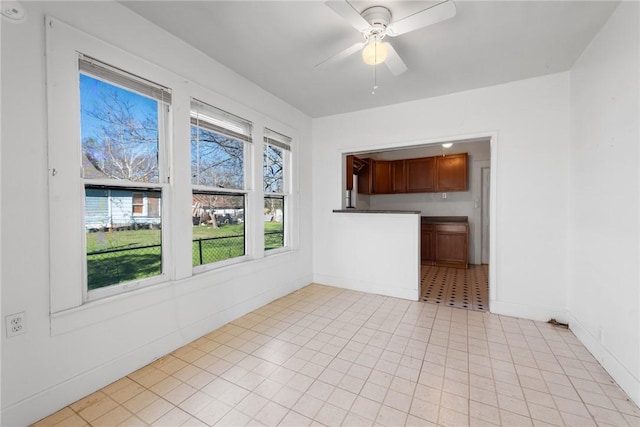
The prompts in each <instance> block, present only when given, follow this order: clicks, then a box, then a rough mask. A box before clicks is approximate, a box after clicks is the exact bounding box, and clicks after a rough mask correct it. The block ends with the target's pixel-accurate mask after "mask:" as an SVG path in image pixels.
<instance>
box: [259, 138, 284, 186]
mask: <svg viewBox="0 0 640 427" xmlns="http://www.w3.org/2000/svg"><path fill="white" fill-rule="evenodd" d="M282 155H283V152H282V149H280V148H277V147H273V146H271V145H266V146H265V147H264V165H263V182H264V191H265V192H267V193H282V192H283V191H284V188H283V187H284V180H283V178H284V176H283V172H284V168H283V161H282V160H283V159H282V157H283V156H282Z"/></svg>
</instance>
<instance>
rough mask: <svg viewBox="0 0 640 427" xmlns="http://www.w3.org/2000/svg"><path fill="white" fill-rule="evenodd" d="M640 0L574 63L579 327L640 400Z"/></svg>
mask: <svg viewBox="0 0 640 427" xmlns="http://www.w3.org/2000/svg"><path fill="white" fill-rule="evenodd" d="M638 14H639V7H638V3H637V2H622V4H621V5H620V6H619V7H618V9H617V10H616V11H615V12H614V14H613V15H612V16H611V18H610V19H609V21H608V22H607V24H606V25H605V27H604V28H603V29H602V30H601V32H600V33H599V34H598V36H597V37H596V38H595V39H594V40H593V42H592V43H591V45H590V46H589V47H588V48H587V49H586V50H585V52H584V53H583V54H582V56H581V57H580V59H579V60H578V61H577V63H576V64H575V66H574V67H573V69H572V70H571V130H572V134H571V146H570V174H569V178H570V187H569V191H570V195H571V197H570V210H569V212H570V216H569V256H570V264H569V265H570V272H571V274H570V281H569V290H568V302H569V310H570V312H571V315H572V319H571V328H572V330H573V331H574V332H575V333H576V335H577V336H578V337H579V338H580V339H581V340H582V341H583V342H584V343H585V344H586V345H587V347H588V348H589V350H590V351H591V352H592V353H593V354H594V355H595V356H596V357H597V358H598V359H599V360H600V362H601V363H602V364H603V366H604V367H605V368H606V369H607V370H608V371H609V372H610V373H611V374H612V375H613V376H614V378H615V379H616V381H617V382H618V383H619V384H620V385H621V386H622V387H623V389H624V390H625V391H626V392H627V393H628V394H629V396H630V397H631V398H632V399H633V400H634V401H635V402H636V403H640V286H639V282H640V276H639V272H638V268H639V265H640V259H639V258H640V251H639V248H638V245H639V242H640V239H639V237H640V236H639V221H640V211H639V200H640V194H639V191H640V185H639V181H640V175H639V170H640V165H639V157H638V156H639V149H638V146H639V141H640V131H639V126H640V123H639V118H640V108H639V105H638V102H639V101H638V100H639V95H640V91H639V83H638V79H639V76H640V66H639V57H638V53H639V49H640V46H639V42H638V40H639V38H640V33H639V30H638V28H639V27H638V21H639V18H638Z"/></svg>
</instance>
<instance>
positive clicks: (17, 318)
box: [4, 311, 27, 338]
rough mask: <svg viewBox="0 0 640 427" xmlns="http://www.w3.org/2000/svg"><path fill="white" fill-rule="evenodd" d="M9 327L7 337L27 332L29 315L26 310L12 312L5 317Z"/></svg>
mask: <svg viewBox="0 0 640 427" xmlns="http://www.w3.org/2000/svg"><path fill="white" fill-rule="evenodd" d="M4 320H5V325H6V327H7V338H11V337H15V336H16V335H21V334H24V333H25V332H27V315H26V313H25V312H24V311H22V312H20V313H16V314H10V315H8V316H6V317H5V318H4Z"/></svg>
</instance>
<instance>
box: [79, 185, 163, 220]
mask: <svg viewBox="0 0 640 427" xmlns="http://www.w3.org/2000/svg"><path fill="white" fill-rule="evenodd" d="M85 191H86V198H85V228H86V229H87V230H114V229H123V228H138V227H157V226H160V193H159V192H140V191H132V190H126V189H124V190H113V189H103V188H87V189H86V190H85Z"/></svg>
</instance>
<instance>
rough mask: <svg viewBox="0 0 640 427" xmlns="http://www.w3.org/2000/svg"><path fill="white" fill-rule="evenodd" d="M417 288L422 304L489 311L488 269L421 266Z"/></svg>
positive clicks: (481, 266) (480, 267)
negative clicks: (419, 288)
mask: <svg viewBox="0 0 640 427" xmlns="http://www.w3.org/2000/svg"><path fill="white" fill-rule="evenodd" d="M420 285H421V286H422V295H421V297H420V299H421V300H422V301H425V302H429V303H434V304H442V305H446V306H448V307H457V308H465V309H469V310H476V311H489V266H488V265H487V264H483V265H473V264H471V265H469V268H467V269H464V268H448V267H436V266H433V265H428V264H422V265H421V266H420Z"/></svg>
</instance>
